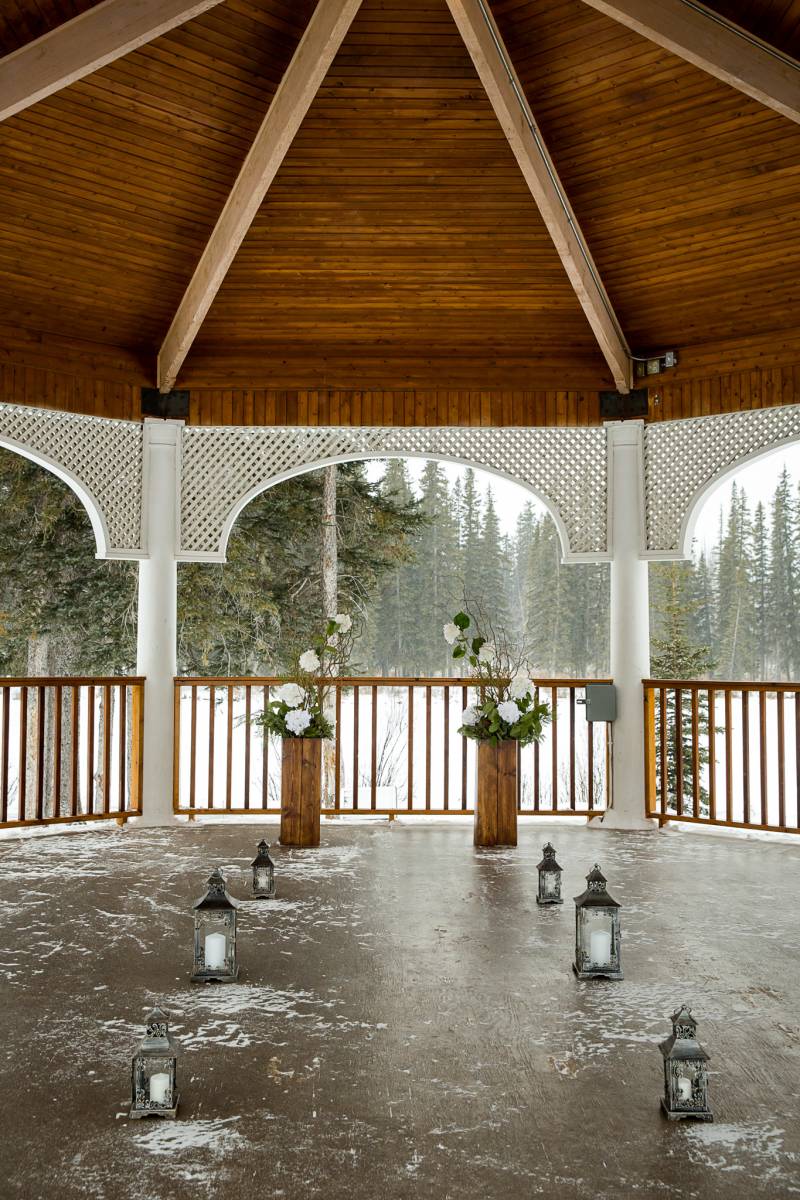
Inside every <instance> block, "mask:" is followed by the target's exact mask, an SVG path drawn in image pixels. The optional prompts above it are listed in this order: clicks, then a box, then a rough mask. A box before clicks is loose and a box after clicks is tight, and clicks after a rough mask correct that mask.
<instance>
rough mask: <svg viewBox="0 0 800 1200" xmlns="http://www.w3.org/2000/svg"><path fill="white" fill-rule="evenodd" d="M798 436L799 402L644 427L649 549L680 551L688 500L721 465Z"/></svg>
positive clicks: (715, 475)
mask: <svg viewBox="0 0 800 1200" xmlns="http://www.w3.org/2000/svg"><path fill="white" fill-rule="evenodd" d="M796 438H800V405H796V404H794V405H791V406H787V407H785V408H761V409H750V410H748V411H746V412H737V413H724V414H722V415H720V416H714V417H696V418H694V419H693V420H689V421H669V422H664V423H663V424H660V423H659V424H655V425H648V426H647V427H646V428H645V442H644V473H645V526H646V538H647V550H648V552H649V553H651V554H653V555H662V554H663V555H664V556H665V557H675V556H676V555H680V554H681V553H682V552H683V550H684V546H683V545H682V541H683V536H684V531H685V529H686V524H687V522H688V520H689V518H690V516H691V512H692V509H693V508H694V502H695V501H696V500H697V499H699V497H700V495H701V493H702V492H703V491H704V490H705V489H706V488H707V487H708V486H709V485H710V484H711V483H712V482H713V481H714V480H715V479H717V478H718V477H719V476H720V475H722V474H724V473H725V471H727V470H730V469H731V468H732V467H734V466H735V465H736V464H737V463H739V462H741V461H743V460H745V459H747V458H749V457H751V456H752V455H754V454H757V453H758V452H759V451H762V450H769V449H770V447H772V446H777V445H780V444H781V443H782V442H787V441H791V440H793V439H796Z"/></svg>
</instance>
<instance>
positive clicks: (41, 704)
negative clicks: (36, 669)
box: [36, 686, 47, 821]
mask: <svg viewBox="0 0 800 1200" xmlns="http://www.w3.org/2000/svg"><path fill="white" fill-rule="evenodd" d="M46 703H47V701H46V697H45V689H44V688H43V687H41V686H39V687H37V689H36V820H37V821H41V820H42V818H43V817H44V755H45V746H44V724H45V705H46Z"/></svg>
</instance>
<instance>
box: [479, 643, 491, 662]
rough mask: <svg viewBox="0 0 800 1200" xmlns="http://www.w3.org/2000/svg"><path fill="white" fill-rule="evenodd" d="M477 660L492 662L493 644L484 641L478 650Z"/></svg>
mask: <svg viewBox="0 0 800 1200" xmlns="http://www.w3.org/2000/svg"><path fill="white" fill-rule="evenodd" d="M478 662H482V663H490V662H494V646H493V645H492V644H491V642H485V643H484V645H483V646H481V648H480V650H479V651H478Z"/></svg>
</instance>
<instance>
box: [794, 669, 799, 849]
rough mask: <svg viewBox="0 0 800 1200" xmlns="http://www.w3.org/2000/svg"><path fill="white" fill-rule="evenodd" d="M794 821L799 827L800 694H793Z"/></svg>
mask: <svg viewBox="0 0 800 1200" xmlns="http://www.w3.org/2000/svg"><path fill="white" fill-rule="evenodd" d="M794 773H795V785H794V786H795V793H794V795H795V817H794V819H795V821H796V822H797V824H798V825H800V692H795V693H794Z"/></svg>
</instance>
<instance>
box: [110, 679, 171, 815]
mask: <svg viewBox="0 0 800 1200" xmlns="http://www.w3.org/2000/svg"><path fill="white" fill-rule="evenodd" d="M117 695H118V696H119V712H118V714H117V728H118V730H119V745H118V746H117V770H118V772H119V779H118V781H117V795H118V803H119V809H118V811H119V812H124V811H125V791H126V788H125V784H126V778H125V777H126V775H127V771H126V765H127V746H126V744H125V742H126V738H125V735H126V733H127V730H128V687H127V684H125V683H122V684H120V686H119V688H118V689H117ZM178 724H179V725H180V718H179V719H178Z"/></svg>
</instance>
